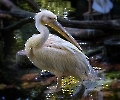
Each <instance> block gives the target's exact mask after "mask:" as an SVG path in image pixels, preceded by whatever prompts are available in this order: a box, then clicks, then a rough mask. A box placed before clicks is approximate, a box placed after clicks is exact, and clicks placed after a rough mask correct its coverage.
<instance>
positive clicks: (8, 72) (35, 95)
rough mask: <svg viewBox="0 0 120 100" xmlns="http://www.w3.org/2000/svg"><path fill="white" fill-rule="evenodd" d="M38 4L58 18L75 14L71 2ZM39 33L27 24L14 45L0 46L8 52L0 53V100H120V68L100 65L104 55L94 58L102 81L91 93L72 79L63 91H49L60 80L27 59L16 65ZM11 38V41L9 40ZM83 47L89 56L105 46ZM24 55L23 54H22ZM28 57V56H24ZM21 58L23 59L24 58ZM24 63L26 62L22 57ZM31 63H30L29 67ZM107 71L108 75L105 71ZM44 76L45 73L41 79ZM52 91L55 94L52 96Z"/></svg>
mask: <svg viewBox="0 0 120 100" xmlns="http://www.w3.org/2000/svg"><path fill="white" fill-rule="evenodd" d="M36 1H37V2H38V4H40V6H41V7H42V8H43V9H49V10H51V11H53V12H55V13H56V14H57V15H58V16H61V17H64V18H66V19H67V18H68V16H69V13H71V12H73V11H75V8H73V7H71V3H70V2H69V1H64V0H59V1H58V0H49V1H48V0H41V1H38V0H36ZM34 33H38V32H37V31H36V28H35V27H34V23H30V24H26V25H24V26H22V27H21V28H20V29H18V30H15V31H14V32H13V35H12V36H11V39H12V41H9V42H10V45H6V44H5V43H4V42H3V41H0V45H1V47H2V46H5V48H7V47H8V48H7V49H5V50H6V52H5V51H4V50H3V49H0V51H1V52H3V53H1V54H0V57H1V58H0V60H2V61H3V62H1V67H0V100H119V99H120V91H119V90H120V73H119V70H120V64H109V63H106V62H100V60H101V55H102V54H101V53H100V54H97V55H94V56H92V57H90V61H91V64H92V66H93V67H94V69H95V70H98V73H99V79H98V80H97V81H96V83H97V85H96V83H94V82H93V83H92V86H93V87H94V86H95V85H96V87H94V88H91V89H89V90H88V89H87V92H86V94H85V91H86V89H85V87H84V86H83V85H82V84H81V83H80V82H79V81H78V80H77V79H76V78H74V77H72V76H69V77H67V78H63V79H62V90H61V91H58V92H56V91H54V89H53V90H52V89H50V90H49V89H48V88H49V87H51V86H55V85H56V77H55V76H54V75H53V74H51V73H49V72H46V71H45V72H44V71H41V70H40V69H38V68H36V67H35V66H34V65H33V64H32V63H31V62H29V61H28V59H27V58H25V59H24V60H23V61H21V62H20V63H18V62H16V54H17V52H18V51H20V50H23V49H24V43H25V42H26V40H27V39H28V38H29V37H30V36H32V34H34ZM6 38H9V37H6ZM78 42H79V44H80V45H81V46H82V48H83V49H84V50H85V52H88V51H90V50H94V49H96V48H98V47H99V46H101V44H97V43H96V44H95V43H94V41H92V42H91V41H81V40H78ZM21 53H22V52H21ZM23 56H24V55H23ZM20 57H21V56H20ZM21 59H23V58H22V57H21ZM21 59H20V60H21ZM26 62H27V63H26ZM103 70H105V71H103ZM41 73H43V74H42V75H41ZM51 91H53V92H52V93H51Z"/></svg>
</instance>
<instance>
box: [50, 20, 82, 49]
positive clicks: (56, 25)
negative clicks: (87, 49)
mask: <svg viewBox="0 0 120 100" xmlns="http://www.w3.org/2000/svg"><path fill="white" fill-rule="evenodd" d="M49 26H50V27H52V28H53V29H55V30H56V31H58V32H59V33H60V34H61V35H62V36H63V37H65V38H66V39H67V40H68V41H69V42H71V43H72V44H73V45H75V46H76V47H77V48H78V49H79V50H82V49H81V47H80V46H79V44H78V43H77V42H76V40H75V39H74V38H73V37H72V36H71V35H70V34H69V33H68V32H67V31H66V30H65V29H64V28H63V27H62V25H61V24H60V23H59V22H58V21H57V20H53V21H52V22H51V23H49Z"/></svg>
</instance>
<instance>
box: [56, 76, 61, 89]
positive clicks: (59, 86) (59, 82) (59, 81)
mask: <svg viewBox="0 0 120 100" xmlns="http://www.w3.org/2000/svg"><path fill="white" fill-rule="evenodd" d="M61 79H62V77H61V76H60V77H57V88H56V90H58V91H59V90H61Z"/></svg>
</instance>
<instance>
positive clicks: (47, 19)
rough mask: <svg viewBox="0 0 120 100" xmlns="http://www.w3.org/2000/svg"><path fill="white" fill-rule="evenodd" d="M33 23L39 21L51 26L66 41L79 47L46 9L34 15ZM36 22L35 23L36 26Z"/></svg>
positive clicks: (55, 17) (54, 16)
mask: <svg viewBox="0 0 120 100" xmlns="http://www.w3.org/2000/svg"><path fill="white" fill-rule="evenodd" d="M35 23H40V24H42V25H48V26H50V27H51V28H53V29H55V30H56V31H57V32H58V33H60V34H61V35H62V36H63V37H65V38H66V39H67V40H68V41H70V42H71V43H72V44H74V45H75V46H76V47H77V48H78V49H79V50H81V47H80V46H79V44H78V43H77V42H76V41H75V39H74V38H73V37H72V36H71V35H70V34H69V33H68V32H67V31H66V30H65V29H64V28H63V27H62V25H61V24H60V23H59V22H58V21H57V16H56V15H55V14H54V13H52V12H51V11H48V10H42V11H41V12H39V13H37V14H36V15H35ZM37 25H38V24H36V27H37Z"/></svg>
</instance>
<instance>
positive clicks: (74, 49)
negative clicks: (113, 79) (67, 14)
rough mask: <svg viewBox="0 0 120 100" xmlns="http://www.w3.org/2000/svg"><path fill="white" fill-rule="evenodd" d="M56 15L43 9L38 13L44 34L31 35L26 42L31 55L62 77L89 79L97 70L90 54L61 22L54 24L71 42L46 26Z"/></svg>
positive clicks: (39, 66)
mask: <svg viewBox="0 0 120 100" xmlns="http://www.w3.org/2000/svg"><path fill="white" fill-rule="evenodd" d="M54 21H56V16H55V15H54V14H53V13H52V12H50V11H47V10H43V11H41V12H40V13H38V14H37V15H36V16H35V26H36V28H37V29H38V31H39V32H40V33H41V34H36V35H33V36H32V37H30V38H29V39H28V40H27V42H26V44H25V51H26V54H27V56H28V58H29V59H30V60H31V61H32V62H33V64H34V65H35V66H37V67H38V68H40V69H45V70H48V71H50V72H51V73H53V74H55V75H56V76H57V77H58V85H59V86H60V78H61V77H62V76H69V75H71V76H74V77H76V78H78V79H79V80H85V79H89V78H91V77H92V76H94V73H95V72H94V70H93V69H92V67H91V66H90V64H89V62H88V59H87V57H86V56H85V55H84V53H82V52H81V50H80V47H79V45H78V44H77V43H76V41H75V40H74V39H73V38H72V37H71V36H70V35H69V34H67V35H65V34H64V33H66V31H65V30H64V29H63V28H61V25H60V24H59V25H58V27H60V28H61V29H62V31H61V30H60V29H59V28H57V26H55V27H54V26H52V27H53V28H55V30H58V31H59V33H61V34H63V36H65V37H66V38H67V39H68V40H69V41H70V42H71V43H70V42H68V41H66V40H63V39H61V38H60V37H58V36H56V35H52V34H49V30H48V28H47V27H46V26H45V24H47V25H50V26H51V25H52V24H51V23H52V22H54ZM59 86H58V87H59Z"/></svg>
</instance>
